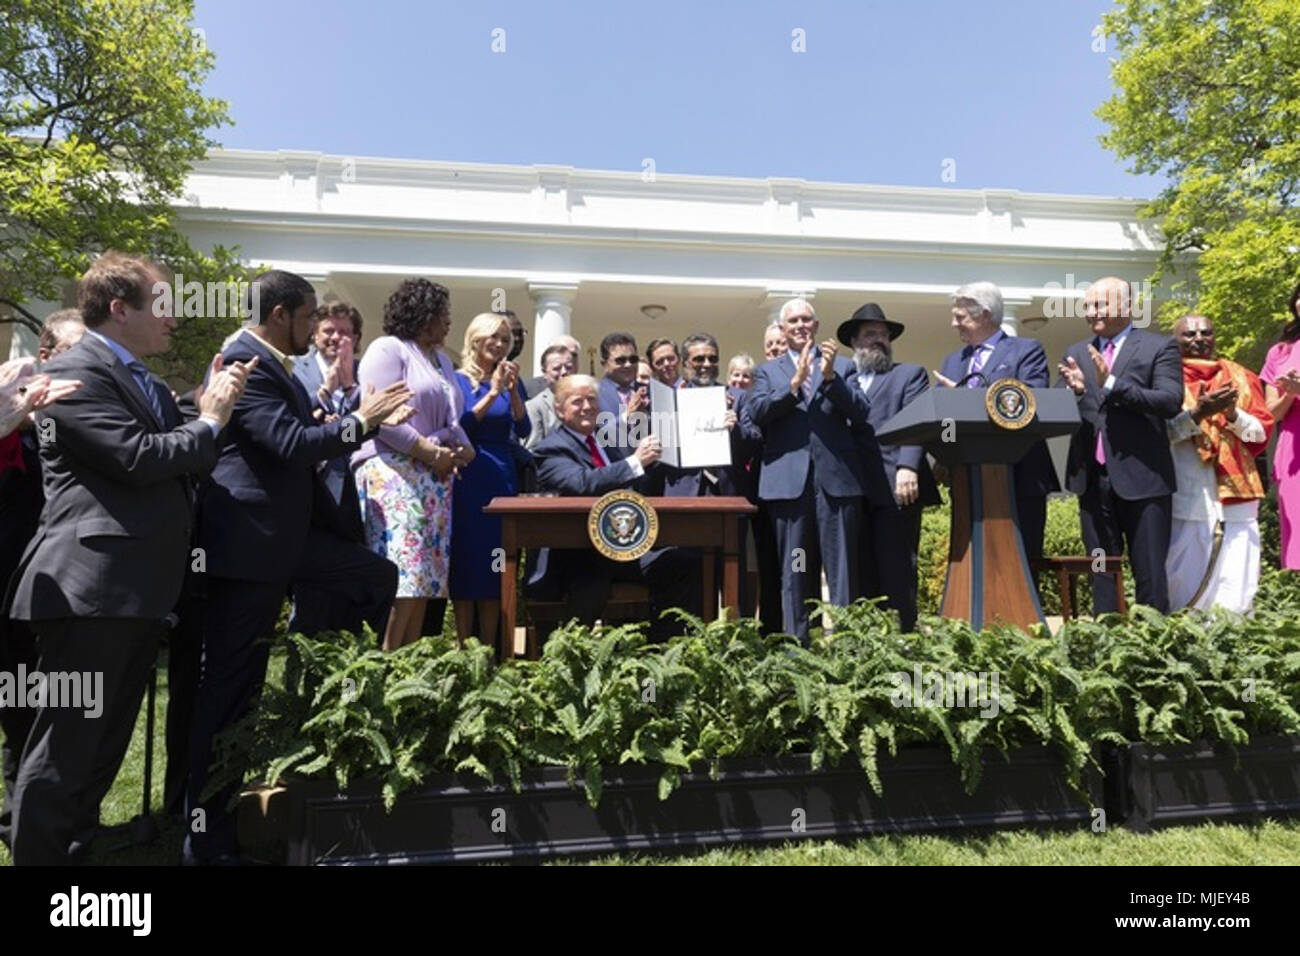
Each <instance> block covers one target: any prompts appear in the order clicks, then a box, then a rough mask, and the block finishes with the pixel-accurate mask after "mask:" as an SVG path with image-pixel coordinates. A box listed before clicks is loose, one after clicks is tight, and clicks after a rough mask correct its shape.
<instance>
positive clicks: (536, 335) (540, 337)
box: [528, 282, 578, 375]
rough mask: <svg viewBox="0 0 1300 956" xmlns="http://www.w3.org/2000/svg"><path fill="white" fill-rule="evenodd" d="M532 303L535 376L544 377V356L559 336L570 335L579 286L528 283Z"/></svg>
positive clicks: (573, 284)
mask: <svg viewBox="0 0 1300 956" xmlns="http://www.w3.org/2000/svg"><path fill="white" fill-rule="evenodd" d="M528 294H529V295H530V296H531V297H532V300H533V310H534V314H533V374H534V375H541V374H542V353H543V352H544V351H546V347H547V346H548V345H550V344H551V342H553V341H554V340H555V338H556V336H560V335H570V334H571V333H570V331H569V327H570V324H571V322H572V318H573V297H574V296H575V295H577V294H578V286H577V283H541V282H530V283H528Z"/></svg>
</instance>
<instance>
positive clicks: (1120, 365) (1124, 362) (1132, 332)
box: [1110, 329, 1142, 382]
mask: <svg viewBox="0 0 1300 956" xmlns="http://www.w3.org/2000/svg"><path fill="white" fill-rule="evenodd" d="M1141 344H1142V338H1141V336H1140V335H1139V333H1138V330H1137V329H1129V332H1128V335H1127V336H1126V337H1125V339H1124V346H1123V348H1121V349H1120V350H1119V355H1118V356H1116V358H1115V364H1114V365H1112V366H1111V369H1110V374H1111V375H1114V376H1115V381H1117V382H1118V381H1119V377H1120V376H1121V375H1122V374H1124V369H1125V368H1127V367H1128V363H1129V359H1131V358H1132V357H1133V352H1134V351H1135V350H1136V349H1138V348H1139V347H1141Z"/></svg>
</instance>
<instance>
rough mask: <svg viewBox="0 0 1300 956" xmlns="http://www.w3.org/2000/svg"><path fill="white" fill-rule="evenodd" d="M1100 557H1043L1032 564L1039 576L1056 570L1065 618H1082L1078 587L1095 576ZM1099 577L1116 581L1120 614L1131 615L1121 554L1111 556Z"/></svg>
mask: <svg viewBox="0 0 1300 956" xmlns="http://www.w3.org/2000/svg"><path fill="white" fill-rule="evenodd" d="M1094 561H1096V558H1092V557H1089V556H1088V555H1086V554H1082V555H1074V554H1071V555H1062V556H1057V557H1052V558H1039V559H1038V560H1037V561H1031V562H1029V566H1030V568H1031V570H1033V572H1034V573H1035V575H1037V573H1038V572H1039V571H1052V572H1054V573H1055V574H1056V587H1057V591H1058V592H1059V593H1060V595H1061V617H1062V618H1065V619H1066V620H1071V619H1073V618H1075V617H1077V616H1078V614H1077V610H1076V609H1077V607H1078V603H1079V600H1078V592H1077V590H1076V585H1077V584H1078V580H1079V578H1080V577H1081V576H1082V575H1085V574H1092V573H1093V562H1094ZM1103 561H1104V564H1103V567H1102V569H1101V571H1098V572H1096V573H1098V574H1109V575H1110V576H1111V577H1113V578H1114V579H1115V590H1116V592H1117V593H1118V594H1119V613H1121V614H1127V613H1128V601H1127V599H1126V598H1125V597H1124V559H1123V557H1121V556H1120V555H1111V554H1108V555H1106V557H1105V558H1104V559H1103Z"/></svg>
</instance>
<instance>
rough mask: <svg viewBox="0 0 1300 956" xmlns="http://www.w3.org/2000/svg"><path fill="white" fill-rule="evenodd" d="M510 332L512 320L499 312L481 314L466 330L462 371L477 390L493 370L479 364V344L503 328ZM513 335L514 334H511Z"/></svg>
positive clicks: (475, 317)
mask: <svg viewBox="0 0 1300 956" xmlns="http://www.w3.org/2000/svg"><path fill="white" fill-rule="evenodd" d="M503 325H504V326H505V327H506V331H507V332H509V331H510V320H509V319H508V318H507V317H506V316H504V315H502V314H501V313H499V312H480V313H479V314H478V315H476V316H474V318H473V319H472V320H471V321H470V323H469V325H468V326H466V328H465V346H464V348H462V349H461V352H460V363H461V364H460V370H461V371H462V372H464V373H465V376H466V377H467V378H468V379H469V380H470V381H471V382H472V383H473V384H474V387H475V388H477V387H478V386H479V385H481V384H482V383H483V382H484V380H485V379H487V378H489V377H490V376H491V375H492V369H490V368H482V367H480V366H479V364H478V344H479V343H480V342H482V341H483V340H484V339H486V338H490V337H491V336H493V335H496V332H497V329H499V328H501V326H503ZM511 334H512V335H513V334H514V333H511Z"/></svg>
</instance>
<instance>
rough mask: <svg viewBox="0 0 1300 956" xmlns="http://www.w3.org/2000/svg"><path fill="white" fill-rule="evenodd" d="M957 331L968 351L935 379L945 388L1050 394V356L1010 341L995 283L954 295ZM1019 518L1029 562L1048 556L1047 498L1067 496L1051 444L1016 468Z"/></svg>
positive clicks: (1033, 345) (1034, 345)
mask: <svg viewBox="0 0 1300 956" xmlns="http://www.w3.org/2000/svg"><path fill="white" fill-rule="evenodd" d="M952 327H953V328H954V329H956V330H957V336H958V337H959V338H960V339H961V341H962V347H961V348H959V349H958V350H957V351H955V352H953V353H952V354H951V355H949V356H948V357H947V358H945V359H944V360H943V366H942V368H941V369H940V370H939V371H938V372H936V373H935V381H936V382H937V383H938V384H939V385H948V386H952V385H959V386H965V387H968V388H985V387H987V386H989V385H992V384H993V383H994V382H996V381H997V380H998V379H1001V378H1015V379H1019V380H1020V381H1022V382H1024V383H1025V384H1026V385H1028V386H1029V387H1030V388H1047V387H1048V386H1049V385H1050V384H1051V382H1050V381H1049V379H1048V371H1047V353H1046V352H1045V351H1044V350H1043V345H1042V343H1041V342H1036V341H1034V340H1033V339H1022V338H1019V337H1018V336H1014V335H1007V333H1006V332H1005V331H1003V329H1002V291H1001V290H1000V289H999V288H998V287H997V286H996V285H994V284H993V283H992V282H972V283H969V284H968V285H964V286H962V287H961V288H959V289H958V290H957V291H956V292H954V293H953V294H952ZM1013 476H1014V477H1013V480H1014V482H1015V494H1016V513H1017V515H1018V519H1019V524H1020V539H1021V541H1023V542H1024V546H1025V557H1026V558H1027V559H1028V560H1030V561H1034V560H1036V559H1038V558H1041V557H1042V556H1043V532H1044V530H1045V529H1046V527H1047V496H1048V495H1049V494H1050V493H1051V492H1053V491H1060V490H1061V483H1060V481H1059V480H1057V477H1056V466H1055V465H1053V464H1052V456H1051V454H1050V453H1049V452H1048V450H1047V443H1046V442H1042V441H1040V442H1037V443H1036V444H1035V445H1034V446H1033V447H1032V448H1030V449H1029V451H1028V452H1027V453H1026V454H1025V457H1024V458H1021V459H1020V461H1018V462H1017V463H1016V466H1015V469H1014V472H1013Z"/></svg>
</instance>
